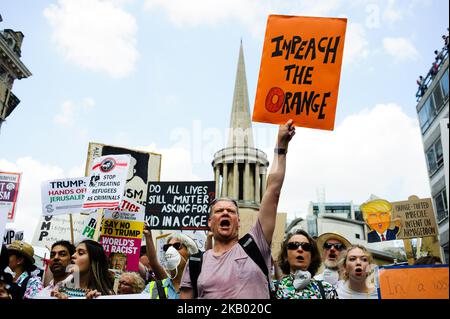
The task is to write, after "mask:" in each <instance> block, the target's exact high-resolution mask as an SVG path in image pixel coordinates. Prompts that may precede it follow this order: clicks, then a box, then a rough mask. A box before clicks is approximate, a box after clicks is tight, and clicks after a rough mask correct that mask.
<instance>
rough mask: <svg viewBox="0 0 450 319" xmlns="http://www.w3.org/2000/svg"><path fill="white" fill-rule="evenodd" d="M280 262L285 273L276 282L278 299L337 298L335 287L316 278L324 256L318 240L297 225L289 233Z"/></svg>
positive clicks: (282, 249) (282, 248)
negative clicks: (318, 246) (318, 245)
mask: <svg viewBox="0 0 450 319" xmlns="http://www.w3.org/2000/svg"><path fill="white" fill-rule="evenodd" d="M278 263H279V266H280V268H281V270H282V271H283V274H284V277H283V278H281V280H280V281H279V282H276V283H275V293H276V297H277V298H278V299H337V293H336V290H335V289H334V288H333V286H331V285H330V284H329V283H327V282H324V281H320V280H316V279H314V278H313V277H314V275H315V274H316V272H317V270H318V269H319V267H320V264H321V258H320V252H319V249H318V248H317V244H316V242H315V241H314V239H312V238H311V236H310V235H309V234H308V233H307V232H306V231H304V230H302V229H299V228H294V229H293V230H291V231H290V232H289V233H288V234H287V235H286V238H285V240H284V242H283V244H282V246H281V252H280V256H279V260H278Z"/></svg>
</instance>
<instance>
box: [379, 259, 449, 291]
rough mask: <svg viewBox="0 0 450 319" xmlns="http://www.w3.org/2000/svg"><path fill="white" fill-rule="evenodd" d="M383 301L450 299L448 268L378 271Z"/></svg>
mask: <svg viewBox="0 0 450 319" xmlns="http://www.w3.org/2000/svg"><path fill="white" fill-rule="evenodd" d="M378 279H379V288H380V295H381V299H448V297H449V296H448V284H449V282H448V266H443V267H441V266H434V267H432V266H420V267H418V266H402V267H392V268H391V267H386V268H381V269H379V271H378Z"/></svg>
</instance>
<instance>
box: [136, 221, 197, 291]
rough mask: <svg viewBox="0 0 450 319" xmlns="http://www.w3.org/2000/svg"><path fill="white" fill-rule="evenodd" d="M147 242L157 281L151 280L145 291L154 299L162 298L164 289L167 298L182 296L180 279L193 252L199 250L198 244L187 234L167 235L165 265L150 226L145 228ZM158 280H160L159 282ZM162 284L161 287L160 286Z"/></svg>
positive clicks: (150, 261) (150, 262) (164, 248)
mask: <svg viewBox="0 0 450 319" xmlns="http://www.w3.org/2000/svg"><path fill="white" fill-rule="evenodd" d="M144 235H145V240H146V242H147V257H148V260H149V264H150V266H151V267H152V269H153V271H154V273H155V277H156V279H157V280H156V281H151V282H150V283H149V284H148V285H147V286H146V287H145V289H144V293H150V296H151V298H152V299H162V298H164V296H161V293H160V292H161V291H162V290H164V294H165V298H167V299H179V298H180V281H181V277H182V276H183V271H184V267H185V266H186V263H187V261H188V259H189V257H190V256H191V255H192V254H196V253H197V252H198V248H197V245H196V244H195V242H194V241H193V240H192V239H191V238H190V237H189V236H187V235H185V234H183V233H174V234H171V235H170V236H169V237H167V241H166V244H164V245H163V251H164V257H165V259H166V264H165V267H163V266H162V265H161V264H160V263H159V260H158V257H157V255H156V250H155V246H154V244H153V238H152V235H151V231H150V229H149V228H148V227H146V228H145V230H144ZM158 280H159V281H160V282H158ZM158 285H160V287H158Z"/></svg>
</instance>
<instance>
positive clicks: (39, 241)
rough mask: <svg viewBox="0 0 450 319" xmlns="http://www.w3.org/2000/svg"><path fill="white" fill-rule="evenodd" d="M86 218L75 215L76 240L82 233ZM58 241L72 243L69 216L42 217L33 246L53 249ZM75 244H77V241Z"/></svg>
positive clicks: (35, 233)
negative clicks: (52, 246)
mask: <svg viewBox="0 0 450 319" xmlns="http://www.w3.org/2000/svg"><path fill="white" fill-rule="evenodd" d="M84 219H85V216H84V215H80V214H77V215H73V216H72V221H73V233H74V238H76V236H77V235H78V234H80V233H81V231H82V227H83V223H84ZM58 240H68V241H71V234H70V218H69V215H56V216H52V215H49V216H41V219H40V220H39V222H38V224H37V226H36V230H35V232H34V236H33V241H32V242H31V244H32V245H33V246H38V247H44V248H45V247H51V245H52V244H53V243H54V242H56V241H58ZM75 242H77V241H76V240H75Z"/></svg>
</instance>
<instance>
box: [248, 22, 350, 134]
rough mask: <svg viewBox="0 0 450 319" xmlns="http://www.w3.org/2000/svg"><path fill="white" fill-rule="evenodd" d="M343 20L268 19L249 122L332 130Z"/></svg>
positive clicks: (344, 27) (342, 45) (342, 44)
mask: <svg viewBox="0 0 450 319" xmlns="http://www.w3.org/2000/svg"><path fill="white" fill-rule="evenodd" d="M346 27H347V19H345V18H317V17H297V16H285V15H270V16H269V18H268V20H267V28H266V35H265V39H264V48H263V53H262V58H261V67H260V70H259V79H258V87H257V91H256V97H255V107H254V110H253V121H256V122H266V123H275V124H284V123H286V122H287V121H288V120H289V119H293V120H294V125H295V126H302V127H309V128H316V129H322V130H333V129H334V119H335V114H336V106H337V100H338V90H339V80H340V76H341V65H342V56H343V52H344V42H345V31H346Z"/></svg>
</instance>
